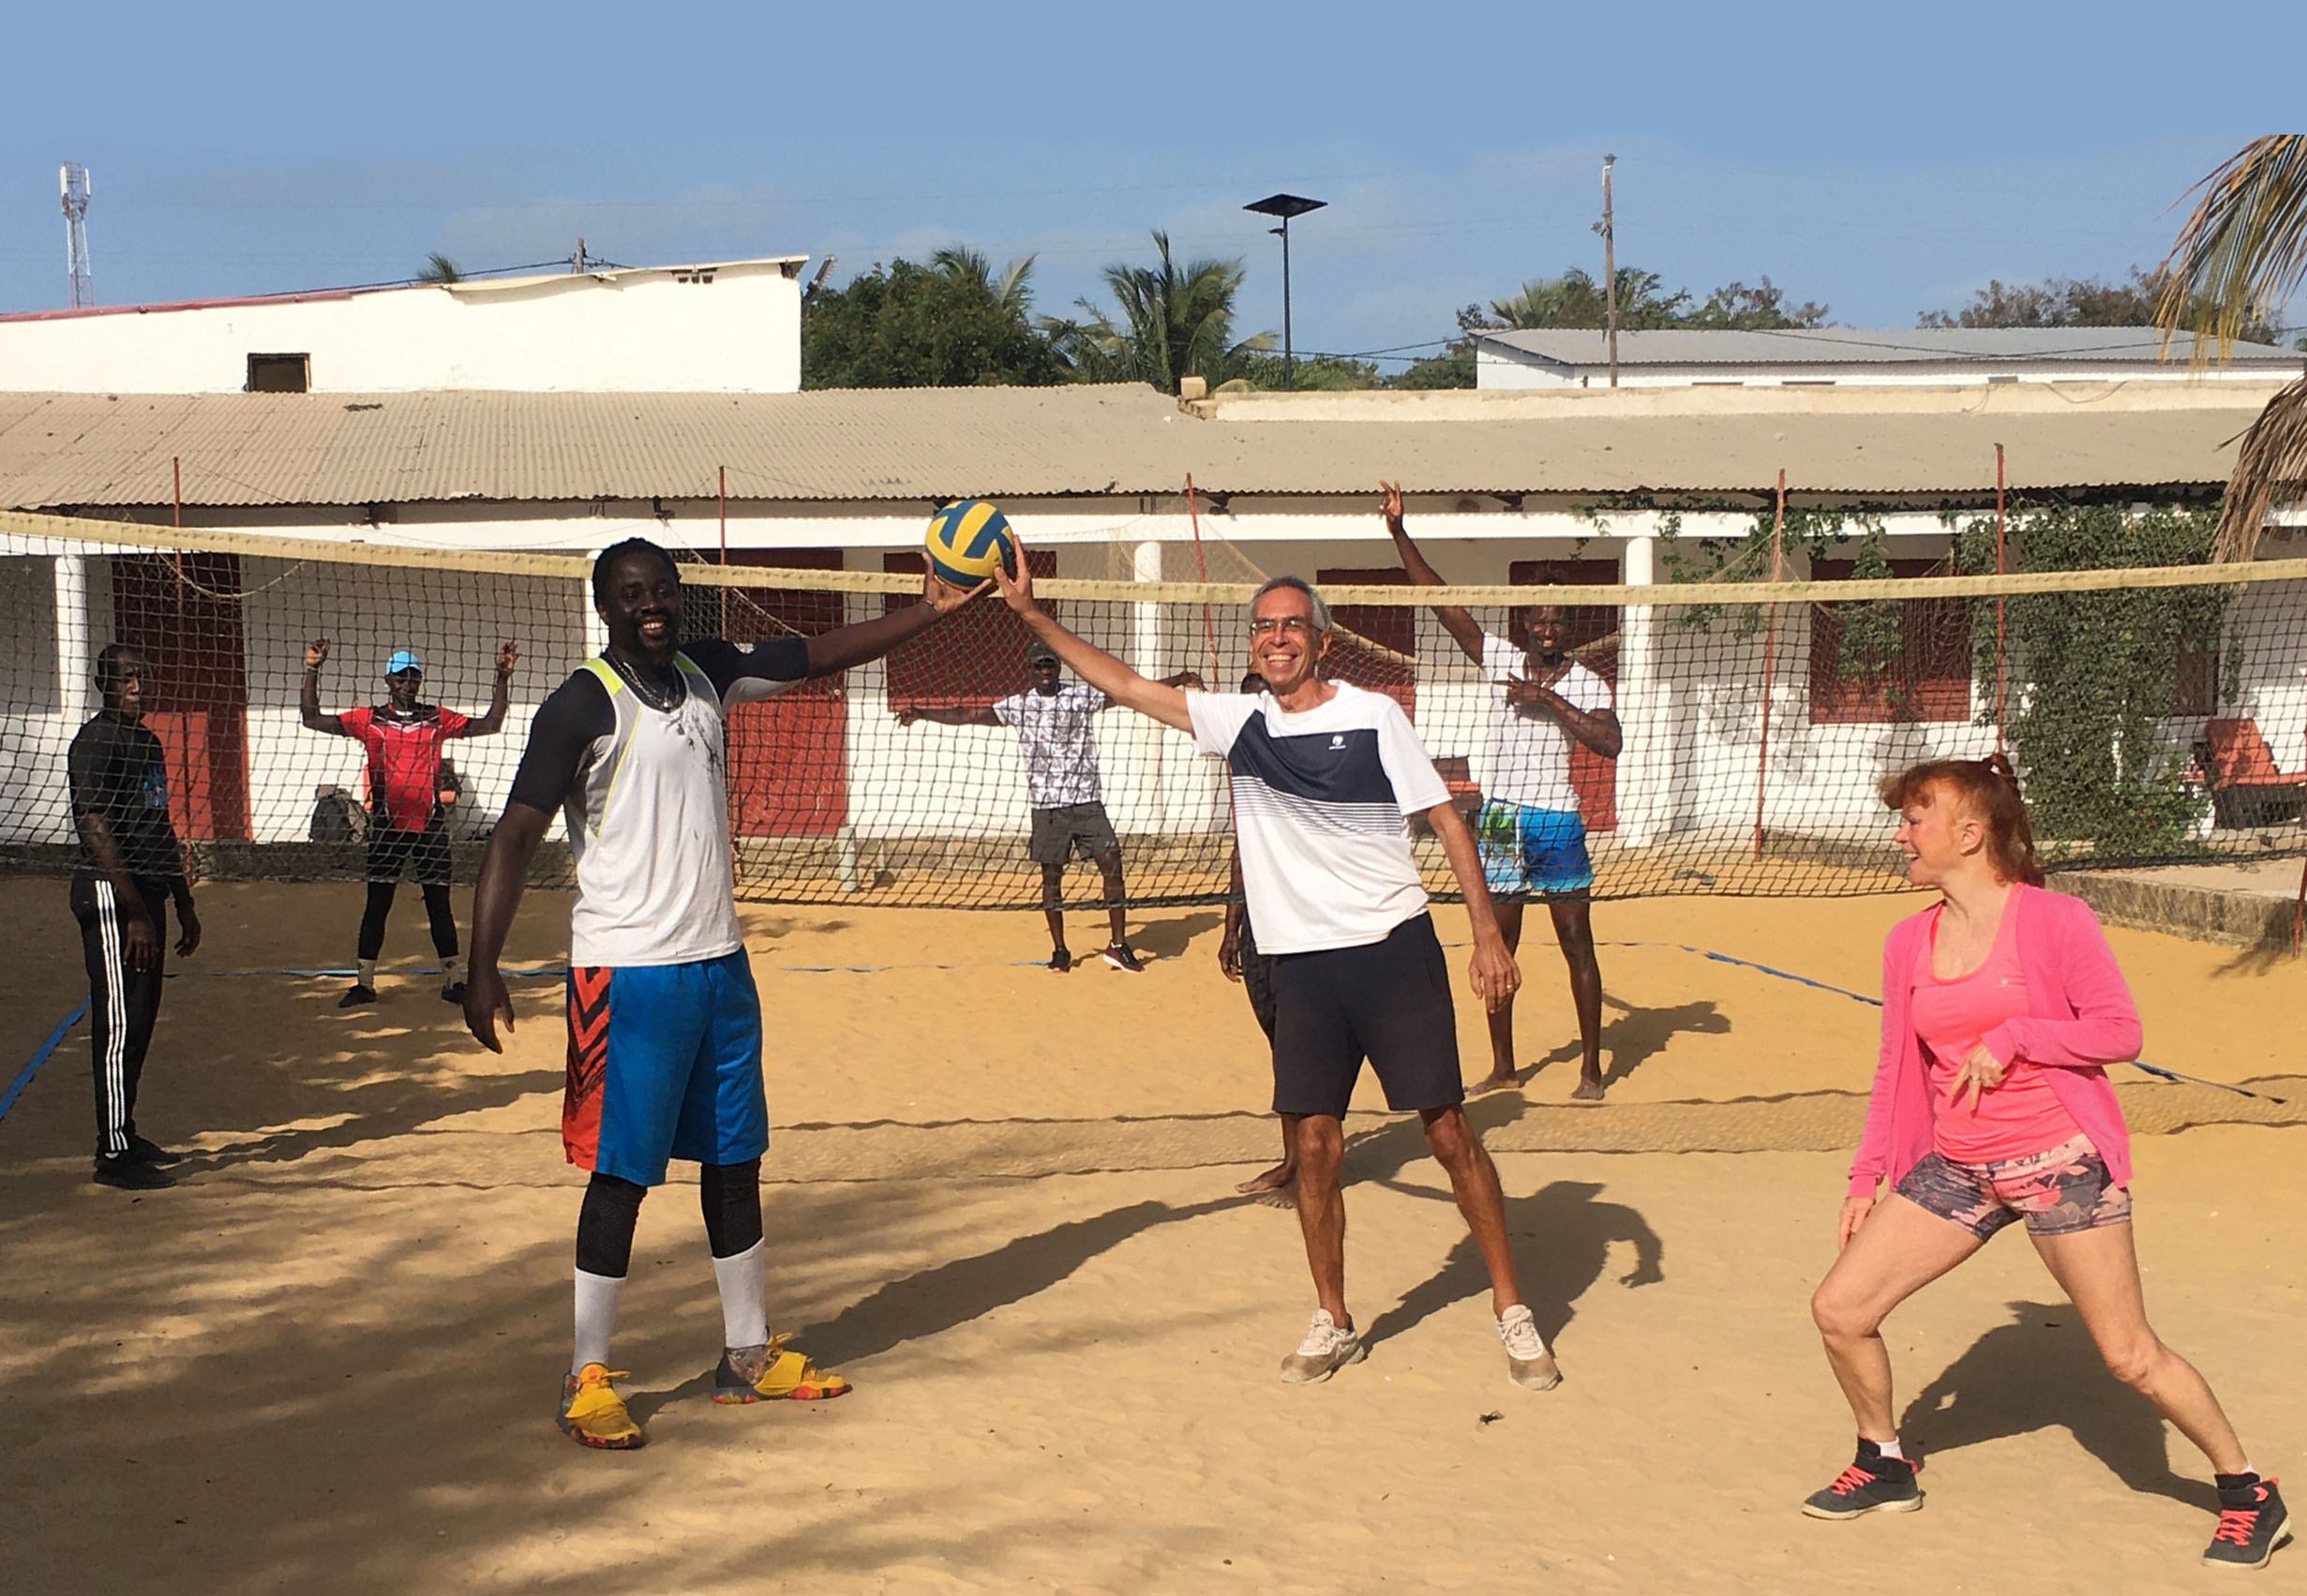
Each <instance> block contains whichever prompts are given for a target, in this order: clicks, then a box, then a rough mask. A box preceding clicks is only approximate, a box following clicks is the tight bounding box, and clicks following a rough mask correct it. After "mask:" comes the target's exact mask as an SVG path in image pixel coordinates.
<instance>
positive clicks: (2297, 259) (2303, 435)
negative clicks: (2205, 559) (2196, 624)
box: [2155, 133, 2307, 559]
mask: <svg viewBox="0 0 2307 1596" xmlns="http://www.w3.org/2000/svg"><path fill="white" fill-rule="evenodd" d="M2188 192H2189V193H2200V194H2201V195H2202V199H2201V200H2199V201H2196V203H2195V211H2194V214H2193V215H2191V216H2188V217H2187V220H2186V223H2185V225H2184V226H2182V227H2181V228H2180V230H2179V237H2178V238H2177V239H2176V240H2175V241H2174V242H2173V243H2172V245H2171V252H2170V254H2168V255H2166V256H2165V257H2164V261H2163V264H2162V266H2161V267H2159V268H2158V275H2159V276H2163V277H2164V278H2165V290H2164V294H2163V299H2162V303H2161V304H2159V305H2158V306H2156V316H2155V320H2156V321H2157V323H2158V324H2159V325H2161V327H2162V328H2163V330H2164V332H2165V334H2166V335H2167V334H2170V333H2175V332H2178V331H2180V330H2181V329H2184V330H2187V331H2190V332H2192V333H2194V334H2195V337H2196V339H2197V343H2196V346H2195V356H2196V358H2197V359H2201V358H2202V354H2203V350H2202V340H2205V339H2210V340H2212V341H2215V342H2216V344H2217V346H2218V348H2219V350H2220V351H2221V352H2222V353H2225V351H2226V350H2227V349H2229V348H2230V347H2231V346H2232V345H2233V343H2234V341H2235V340H2236V339H2237V338H2239V337H2246V336H2249V335H2248V333H2247V332H2245V329H2246V328H2248V327H2250V326H2252V325H2253V324H2254V323H2255V322H2258V321H2265V320H2267V319H2270V318H2271V317H2273V316H2274V315H2276V314H2277V313H2278V312H2279V311H2280V309H2281V307H2282V306H2285V305H2287V304H2288V303H2290V299H2291V296H2292V294H2294V293H2295V292H2297V291H2298V290H2299V287H2300V282H2301V281H2302V280H2303V279H2307V134H2302V133H2279V134H2270V135H2268V136H2267V137H2265V138H2260V139H2254V140H2252V141H2251V142H2250V143H2248V144H2245V145H2244V146H2243V147H2242V148H2241V149H2240V150H2239V151H2237V152H2236V153H2235V154H2234V155H2233V156H2231V157H2228V158H2227V159H2226V160H2225V161H2224V162H2222V163H2221V164H2220V166H2219V167H2218V168H2217V169H2216V170H2215V171H2213V172H2211V173H2210V176H2208V177H2206V178H2204V179H2203V181H2202V182H2200V183H2198V184H2196V185H2195V187H2194V188H2192V189H2190V190H2188ZM2302 495H2307V380H2300V381H2298V382H2294V383H2292V384H2291V385H2290V386H2289V387H2287V388H2285V389H2284V390H2283V392H2281V393H2280V394H2277V395H2275V396H2274V397H2273V398H2272V399H2270V400H2269V401H2268V404H2267V408H2266V409H2265V410H2261V411H2260V412H2259V419H2258V420H2257V421H2255V422H2254V423H2252V425H2251V430H2250V431H2249V432H2247V433H2245V434H2244V435H2243V445H2242V448H2241V449H2240V451H2238V452H2237V454H2236V456H2235V470H2234V471H2233V473H2232V474H2231V475H2230V476H2229V477H2228V478H2227V491H2226V502H2225V507H2224V509H2223V512H2222V514H2221V516H2220V521H2219V536H2218V541H2217V543H2216V544H2215V545H2214V548H2213V554H2212V558H2213V559H2255V557H2256V556H2257V554H2258V548H2259V534H2260V532H2261V531H2262V530H2264V529H2265V528H2266V526H2267V513H2268V510H2269V509H2270V506H2272V505H2273V504H2274V503H2275V501H2276V500H2278V499H2284V500H2292V499H2298V498H2300V497H2301V496H2302Z"/></svg>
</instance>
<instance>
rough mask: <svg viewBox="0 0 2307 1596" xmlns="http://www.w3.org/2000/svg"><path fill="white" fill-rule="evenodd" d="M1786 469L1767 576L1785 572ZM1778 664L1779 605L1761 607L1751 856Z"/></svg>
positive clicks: (1765, 783) (1758, 847) (1757, 837)
mask: <svg viewBox="0 0 2307 1596" xmlns="http://www.w3.org/2000/svg"><path fill="white" fill-rule="evenodd" d="M1786 527H1787V471H1786V468H1785V467H1784V466H1781V467H1779V468H1778V498H1777V503H1776V508H1775V510H1774V511H1773V512H1772V514H1771V525H1770V579H1771V580H1772V581H1774V582H1776V581H1780V580H1782V579H1784V577H1785V575H1786ZM1777 664H1778V606H1777V605H1776V604H1765V605H1763V606H1762V740H1761V743H1760V746H1759V747H1758V748H1757V750H1756V752H1755V756H1754V857H1755V858H1761V857H1762V806H1763V803H1764V800H1765V798H1766V797H1767V795H1768V791H1769V785H1770V698H1771V687H1772V680H1771V679H1772V677H1773V676H1774V675H1775V673H1776V668H1777Z"/></svg>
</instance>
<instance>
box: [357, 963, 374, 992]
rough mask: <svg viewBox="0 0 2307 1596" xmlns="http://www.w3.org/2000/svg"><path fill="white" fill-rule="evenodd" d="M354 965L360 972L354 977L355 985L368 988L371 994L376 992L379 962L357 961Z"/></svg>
mask: <svg viewBox="0 0 2307 1596" xmlns="http://www.w3.org/2000/svg"><path fill="white" fill-rule="evenodd" d="M353 963H354V965H355V966H356V967H357V968H358V969H359V971H360V973H359V974H358V975H356V976H354V977H352V980H353V984H354V985H356V986H364V987H367V989H368V990H369V991H370V992H374V991H376V990H377V962H376V961H375V960H374V959H356V960H354V961H353Z"/></svg>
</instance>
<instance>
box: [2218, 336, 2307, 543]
mask: <svg viewBox="0 0 2307 1596" xmlns="http://www.w3.org/2000/svg"><path fill="white" fill-rule="evenodd" d="M2302 497H2307V380H2300V381H2298V382H2294V383H2292V384H2291V385H2290V386H2289V387H2287V388H2285V390H2284V391H2283V392H2282V393H2280V394H2277V395H2275V396H2274V397H2273V398H2272V399H2270V400H2269V401H2268V404H2267V408H2266V409H2265V410H2261V411H2260V412H2259V419H2258V420H2256V421H2255V422H2253V423H2252V424H2251V430H2250V431H2249V432H2246V433H2244V434H2243V446H2242V448H2241V449H2240V450H2238V451H2237V452H2236V455H2235V470H2234V471H2233V472H2232V473H2231V474H2230V475H2229V476H2228V478H2227V491H2226V502H2225V506H2224V508H2223V509H2222V511H2221V513H2220V516H2219V535H2218V537H2217V538H2216V539H2215V540H2214V541H2213V543H2212V544H2211V559H2214V560H2239V561H2240V560H2250V559H2256V558H2257V557H2258V551H2259V534H2260V531H2261V530H2263V529H2264V528H2265V527H2266V525H2267V513H2268V511H2269V510H2270V509H2271V508H2273V507H2274V506H2275V505H2276V504H2278V503H2282V502H2285V501H2287V500H2298V499H2300V498H2302Z"/></svg>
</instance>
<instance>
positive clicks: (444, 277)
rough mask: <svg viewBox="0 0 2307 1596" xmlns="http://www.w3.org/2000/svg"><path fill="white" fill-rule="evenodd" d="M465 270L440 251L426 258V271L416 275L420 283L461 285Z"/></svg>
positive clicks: (435, 251)
mask: <svg viewBox="0 0 2307 1596" xmlns="http://www.w3.org/2000/svg"><path fill="white" fill-rule="evenodd" d="M464 280H465V269H464V268H463V267H462V266H459V265H458V264H457V262H456V261H452V260H450V259H449V258H448V257H447V256H445V255H443V254H442V253H441V251H439V250H438V249H436V250H434V251H433V252H432V253H431V254H429V255H427V256H426V257H425V269H424V270H423V271H421V272H419V273H417V274H416V281H418V282H420V283H461V282H463V281H464Z"/></svg>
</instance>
